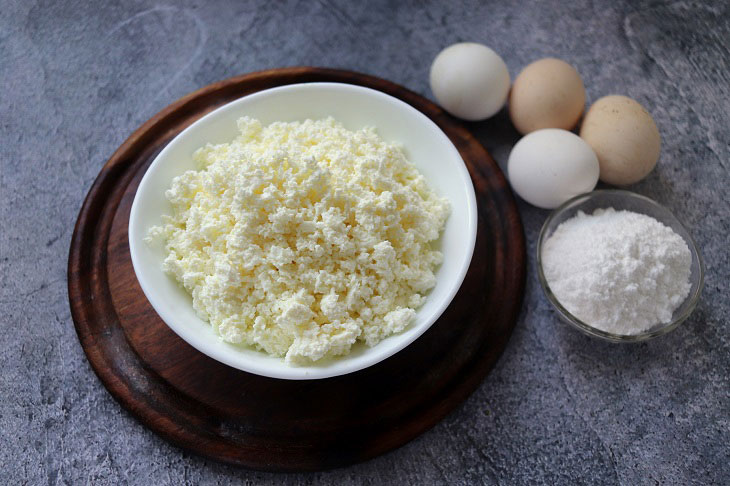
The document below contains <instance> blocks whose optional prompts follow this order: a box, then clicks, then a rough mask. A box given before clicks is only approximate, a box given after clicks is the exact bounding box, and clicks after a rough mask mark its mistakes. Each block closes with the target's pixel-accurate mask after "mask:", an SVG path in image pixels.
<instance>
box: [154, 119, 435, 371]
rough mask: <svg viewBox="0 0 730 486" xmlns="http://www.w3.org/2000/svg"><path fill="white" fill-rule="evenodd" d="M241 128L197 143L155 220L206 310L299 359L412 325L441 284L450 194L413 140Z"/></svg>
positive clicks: (217, 323)
mask: <svg viewBox="0 0 730 486" xmlns="http://www.w3.org/2000/svg"><path fill="white" fill-rule="evenodd" d="M238 128H239V131H240V134H239V136H238V137H237V138H236V139H235V140H234V141H233V142H231V143H228V144H221V145H210V144H208V145H207V146H205V147H203V148H200V149H199V150H198V151H197V152H195V154H194V160H195V162H196V164H197V165H198V170H194V171H188V172H186V173H184V174H182V175H180V176H178V177H176V178H175V179H174V180H173V182H172V187H171V188H170V189H169V190H168V191H167V192H166V193H165V195H166V197H167V199H168V200H169V201H170V203H171V204H172V207H173V214H172V215H171V216H168V217H165V219H164V221H163V223H164V224H163V225H162V226H160V227H155V228H152V229H151V230H150V235H149V238H153V237H155V236H156V235H157V236H161V237H162V238H164V241H165V248H166V251H167V257H166V259H165V261H164V270H165V271H166V272H167V273H168V274H169V275H171V276H173V277H174V278H175V279H176V280H177V281H178V282H179V283H180V284H181V285H182V286H183V287H184V288H185V289H186V290H187V291H188V292H190V294H191V295H192V299H193V306H194V308H195V310H196V311H197V313H198V314H199V315H200V317H201V318H203V319H205V320H207V321H209V322H210V323H211V325H212V326H213V327H214V329H215V330H216V331H217V332H218V333H219V335H220V336H221V337H222V339H223V340H225V341H227V342H231V343H240V344H246V345H250V346H254V347H256V348H259V349H262V350H264V351H266V352H267V353H270V354H273V355H276V356H285V357H286V362H287V363H290V364H291V363H299V364H301V363H307V362H311V361H316V360H318V359H320V358H322V357H324V356H336V355H342V354H346V353H348V352H349V350H350V347H351V346H352V345H353V344H354V343H355V342H356V341H358V340H359V341H364V342H365V343H366V344H367V345H369V346H373V345H375V344H377V343H378V342H379V341H381V340H382V339H383V338H385V337H386V336H388V335H391V334H393V333H397V332H400V331H402V330H404V329H405V328H406V327H408V325H409V324H411V322H413V320H414V317H415V313H416V312H415V309H416V308H418V307H419V306H420V305H421V304H422V303H423V301H424V299H425V294H426V293H427V292H428V291H429V290H430V289H431V288H432V287H433V286H434V285H435V283H436V279H435V277H434V273H433V271H434V269H435V267H436V266H437V265H438V264H439V263H440V262H441V260H442V256H441V253H440V252H438V251H436V250H435V249H433V248H432V242H433V241H434V240H436V239H437V238H438V237H439V234H440V232H441V230H442V229H443V227H444V224H445V221H446V218H447V216H448V212H449V206H448V202H447V201H446V200H445V199H442V198H439V197H437V196H436V195H435V194H434V192H432V191H431V190H430V189H429V187H428V186H427V185H426V181H425V180H424V178H423V176H422V175H421V174H420V173H419V172H418V170H417V169H416V168H415V166H414V165H413V164H411V163H410V162H409V161H408V160H407V159H406V157H405V155H404V152H403V150H402V148H401V147H400V146H398V145H395V144H392V143H386V142H384V141H383V140H382V139H380V138H379V137H378V135H377V134H376V133H375V130H374V129H372V128H368V129H363V130H359V131H355V132H353V131H349V130H347V129H345V128H344V127H343V126H342V125H341V124H339V123H338V122H336V121H335V120H333V119H332V118H328V119H325V120H319V121H312V120H306V121H304V122H301V123H300V122H294V123H282V122H277V123H273V124H271V125H269V126H266V127H263V126H262V125H261V123H260V122H259V121H257V120H254V119H251V118H248V117H244V118H241V119H240V120H239V121H238Z"/></svg>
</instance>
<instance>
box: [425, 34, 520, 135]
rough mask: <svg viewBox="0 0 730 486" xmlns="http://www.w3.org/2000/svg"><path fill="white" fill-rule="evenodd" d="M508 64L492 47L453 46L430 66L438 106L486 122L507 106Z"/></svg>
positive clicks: (440, 54)
mask: <svg viewBox="0 0 730 486" xmlns="http://www.w3.org/2000/svg"><path fill="white" fill-rule="evenodd" d="M509 88H510V77H509V71H508V70H507V65H506V64H505V63H504V61H503V60H502V58H501V57H499V54H497V53H496V52H494V51H493V50H492V49H490V48H489V47H487V46H485V45H482V44H476V43H474V42H462V43H459V44H453V45H451V46H449V47H447V48H446V49H444V50H443V51H441V52H440V53H439V55H438V56H436V59H434V61H433V64H432V65H431V91H433V94H434V96H436V100H438V102H439V104H440V105H441V106H442V107H443V108H444V109H445V110H446V111H448V112H449V113H451V114H452V115H454V116H456V117H459V118H463V119H464V120H470V121H476V120H484V119H485V118H489V117H490V116H492V115H494V114H495V113H497V112H498V111H499V110H500V109H502V107H503V106H504V104H505V102H506V101H507V95H508V94H509Z"/></svg>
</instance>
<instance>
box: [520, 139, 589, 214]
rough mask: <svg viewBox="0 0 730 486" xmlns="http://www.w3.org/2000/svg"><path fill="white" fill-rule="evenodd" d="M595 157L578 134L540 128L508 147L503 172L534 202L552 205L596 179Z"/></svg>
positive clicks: (574, 193) (534, 203)
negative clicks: (508, 150)
mask: <svg viewBox="0 0 730 486" xmlns="http://www.w3.org/2000/svg"><path fill="white" fill-rule="evenodd" d="M598 172H599V169H598V158H597V157H596V154H595V153H594V152H593V150H592V149H591V147H590V146H588V144H587V143H586V142H585V141H583V139H582V138H580V137H579V136H578V135H576V134H574V133H571V132H569V131H567V130H562V129H559V128H544V129H542V130H536V131H534V132H532V133H529V134H527V135H525V136H524V137H522V138H521V139H520V140H519V141H518V142H517V144H515V146H514V147H513V148H512V151H511V152H510V154H509V159H508V161H507V174H508V177H509V182H510V184H511V185H512V189H514V191H515V192H516V193H517V194H519V195H520V197H521V198H522V199H524V200H525V201H527V202H529V203H530V204H532V205H534V206H538V207H541V208H546V209H552V208H555V207H558V206H560V205H561V204H562V203H564V202H565V201H567V200H568V199H570V198H571V197H573V196H577V195H578V194H582V193H584V192H590V191H592V190H593V188H594V187H596V183H597V182H598Z"/></svg>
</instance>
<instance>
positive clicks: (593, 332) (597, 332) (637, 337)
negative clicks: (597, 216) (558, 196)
mask: <svg viewBox="0 0 730 486" xmlns="http://www.w3.org/2000/svg"><path fill="white" fill-rule="evenodd" d="M606 194H616V195H619V196H620V197H625V198H634V199H638V200H640V201H642V202H644V203H647V204H649V205H652V206H655V207H658V208H659V209H661V210H663V211H665V212H666V213H667V214H668V215H669V216H670V217H672V218H673V219H674V221H675V222H676V223H677V224H678V225H679V226H680V227H681V228H682V229H683V230H684V232H685V233H686V235H687V238H682V239H683V240H684V241H685V242H686V243H688V244H687V246H688V248H689V251H690V253H692V255H694V256H696V257H697V262H698V264H699V265H698V272H697V273H698V283H697V288H696V289H695V291H694V292H690V294H689V295H687V297H686V298H685V300H684V301H683V303H685V302H689V305H688V306H687V308H686V309H685V310H684V312H682V313H681V314H680V315H678V316H677V317H676V318H674V319H672V321H671V322H669V323H668V324H665V325H663V326H662V327H660V328H658V329H654V330H652V331H646V332H643V333H639V334H630V335H627V334H615V333H611V332H607V331H603V330H601V329H598V328H595V327H593V326H591V325H590V324H588V323H586V322H583V321H582V320H581V319H578V318H577V317H576V316H574V315H573V314H572V313H571V312H570V311H569V310H568V309H566V308H565V307H564V306H563V305H562V304H561V303H560V301H559V300H558V299H557V297H556V296H555V294H553V292H552V290H551V289H550V285H549V284H548V282H547V278H546V277H545V274H544V272H543V268H542V246H543V244H544V243H545V241H546V240H547V237H548V235H547V229H548V228H549V227H550V226H551V223H552V222H553V221H554V220H555V219H556V218H557V217H558V216H560V215H562V214H563V213H564V212H565V211H566V210H568V209H569V208H570V207H571V206H572V205H573V204H574V203H575V202H576V201H578V200H580V199H586V200H588V199H591V198H594V197H596V196H600V195H606ZM663 224H664V223H663ZM680 236H681V235H680ZM536 247H537V250H536V251H537V276H538V279H539V281H540V286H541V287H542V290H543V293H544V294H545V296H546V297H547V300H548V302H550V304H552V306H553V308H554V309H555V310H556V311H557V312H558V314H559V316H560V317H562V320H564V321H567V322H568V323H570V324H571V325H572V326H573V327H575V328H576V329H578V330H580V331H582V332H583V333H585V334H587V335H589V336H591V337H596V338H600V339H603V340H605V341H610V342H615V343H639V342H643V341H647V340H649V339H653V338H655V337H658V336H662V335H664V334H667V333H668V332H671V331H673V330H674V329H676V328H677V327H678V326H679V325H680V324H681V323H682V322H684V321H685V320H686V319H687V318H688V317H689V316H690V314H692V312H693V311H694V310H695V308H696V307H697V304H698V302H699V300H700V295H701V294H702V289H703V288H704V283H705V264H704V260H703V259H702V253H700V250H699V247H698V246H697V243H696V242H695V240H694V238H693V237H692V234H691V233H690V231H689V230H688V229H687V226H686V225H685V224H684V223H683V222H682V221H681V220H680V219H679V218H677V217H676V216H675V215H674V213H673V212H672V211H670V210H669V208H667V207H666V206H664V205H662V204H659V203H658V202H656V201H655V200H653V199H651V198H649V197H647V196H644V195H642V194H637V193H635V192H632V191H627V190H625V189H597V190H595V191H590V192H585V193H583V194H578V195H577V196H574V197H572V198H570V199H568V200H567V201H565V202H564V203H563V204H561V205H560V206H558V207H557V208H555V209H554V210H553V211H552V212H551V213H550V215H549V216H548V217H547V219H546V220H545V222H544V223H543V225H542V228H540V235H539V237H538V240H537V245H536Z"/></svg>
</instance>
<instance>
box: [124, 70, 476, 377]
mask: <svg viewBox="0 0 730 486" xmlns="http://www.w3.org/2000/svg"><path fill="white" fill-rule="evenodd" d="M312 88H315V89H316V88H330V89H338V90H346V91H350V92H353V91H356V92H360V93H364V94H366V95H367V96H375V97H380V98H381V99H383V100H386V101H387V102H388V103H390V104H391V105H395V106H396V107H397V109H398V110H405V111H406V112H408V113H410V114H411V115H413V116H415V117H416V118H420V119H421V120H422V122H424V123H425V125H426V126H427V127H428V129H429V130H431V131H432V132H433V136H435V137H437V138H439V139H441V143H444V144H445V146H446V147H447V150H448V151H450V152H452V154H453V155H454V156H455V157H456V159H457V160H459V161H461V164H456V167H454V168H453V169H454V170H455V171H456V172H458V173H460V179H462V182H463V185H464V186H465V189H466V190H467V195H466V199H467V204H466V207H464V208H463V210H464V211H465V212H466V219H467V225H466V233H468V237H467V238H465V239H464V241H465V244H466V247H465V251H464V259H463V261H462V262H461V266H460V268H459V269H458V272H457V273H456V276H455V278H454V279H453V283H452V284H451V285H450V286H449V287H448V288H447V290H446V291H445V292H444V296H443V297H442V301H441V302H440V304H439V305H438V306H437V307H436V308H435V309H434V311H433V312H432V313H431V314H430V315H429V316H428V317H427V318H425V319H424V322H423V323H422V324H420V326H419V327H418V328H416V329H417V332H412V333H411V334H409V335H408V338H407V339H404V340H402V342H400V343H398V345H396V346H391V347H388V348H382V349H381V350H380V352H378V353H373V354H372V356H371V357H370V358H369V359H363V360H361V361H360V362H357V363H356V364H350V365H349V366H348V365H346V364H345V365H344V366H340V367H337V368H336V369H332V367H330V366H327V367H317V366H316V364H315V366H288V365H285V364H284V362H283V358H279V360H278V362H279V363H280V364H281V366H268V365H261V364H257V363H250V362H249V363H247V362H246V360H245V359H243V360H241V359H228V357H227V356H226V355H225V353H222V352H221V351H220V350H221V349H222V348H223V346H224V345H226V344H228V343H225V342H224V341H222V340H221V339H220V336H218V337H219V342H217V343H216V345H217V346H207V345H205V344H204V343H203V342H202V339H198V337H197V336H196V334H197V332H196V331H195V330H191V329H187V328H186V326H184V325H182V324H180V323H178V322H177V321H176V319H175V316H172V315H169V314H168V313H167V312H165V311H164V309H162V308H161V307H160V305H159V304H158V303H156V301H157V299H158V297H157V295H156V292H155V291H154V289H153V288H151V286H150V284H149V282H148V281H146V280H145V278H144V277H142V278H140V274H142V275H144V272H140V270H139V269H140V268H141V267H142V266H143V265H142V263H141V261H139V255H138V251H139V248H138V246H139V245H143V244H144V243H143V242H142V238H141V236H140V235H138V234H137V231H136V229H135V228H136V225H135V224H134V222H135V221H137V219H138V217H139V214H140V211H141V209H140V203H139V198H138V195H139V194H141V193H143V192H145V189H146V186H147V184H146V182H147V181H148V180H149V178H148V176H149V174H151V172H152V169H153V168H154V167H156V166H157V165H158V163H159V161H160V160H162V159H163V158H164V156H165V155H166V154H167V153H169V152H170V151H171V150H172V149H173V148H174V147H175V145H176V144H177V143H179V142H180V140H181V139H184V137H185V135H186V134H188V133H189V132H190V131H192V130H193V129H194V127H196V126H199V125H200V124H204V123H206V122H207V121H208V120H210V118H212V117H213V116H215V115H216V114H219V113H220V112H222V111H226V110H232V109H235V108H236V107H235V106H234V105H237V104H240V103H242V102H243V100H252V99H255V98H258V97H265V96H269V95H271V94H272V93H275V92H279V91H291V90H298V89H303V90H307V89H312ZM453 209H454V208H453V207H452V211H453ZM477 214H478V213H477V203H476V193H475V190H474V185H473V183H472V180H471V175H470V174H469V170H468V169H467V166H466V162H465V161H464V158H463V157H462V156H461V153H460V152H459V150H458V149H457V148H456V146H455V145H454V143H453V142H452V141H451V139H450V138H449V137H448V136H447V135H446V133H444V131H443V130H442V129H441V127H439V126H438V125H437V124H436V123H435V122H434V121H433V120H432V119H431V118H429V117H428V116H427V115H426V114H424V113H422V112H421V111H419V110H418V109H416V108H415V107H413V106H411V105H410V104H408V103H407V102H405V101H403V100H400V99H398V98H396V97H394V96H391V95H389V94H387V93H384V92H382V91H379V90H376V89H372V88H369V87H365V86H359V85H355V84H349V83H343V82H305V83H293V84H288V85H284V86H277V87H273V88H268V89H264V90H261V91H257V92H255V93H250V94H248V95H244V96H241V97H240V98H237V99H235V100H232V101H230V102H228V103H225V104H223V105H221V106H219V107H216V108H215V109H214V110H212V111H210V112H209V113H206V114H205V115H204V116H202V117H201V118H199V119H198V120H196V121H194V122H193V123H191V124H190V125H189V126H188V127H186V128H185V129H184V130H182V131H181V132H180V133H179V134H177V135H176V136H175V137H173V138H172V139H171V140H170V141H169V142H168V144H167V145H166V146H165V147H164V148H163V149H162V151H160V153H159V154H157V156H155V159H154V160H153V161H152V163H151V164H150V166H149V167H148V168H147V169H146V170H145V173H144V176H143V177H142V180H141V181H140V183H139V186H138V187H137V190H136V191H135V195H134V200H133V202H132V207H131V211H130V217H129V222H128V233H129V234H128V240H129V246H130V256H131V260H132V266H133V268H134V272H135V276H136V277H137V281H138V283H139V284H140V287H141V288H142V291H143V293H144V294H145V297H146V298H147V300H148V301H149V302H150V304H151V305H152V307H153V309H154V310H155V312H156V313H157V314H158V316H159V317H160V318H161V319H162V321H163V322H164V323H165V324H166V325H167V326H168V327H169V328H170V329H171V330H172V331H173V332H174V333H175V334H177V335H178V336H179V337H180V338H182V339H183V340H184V341H185V342H186V343H188V344H190V345H191V346H192V347H194V348H195V349H196V350H197V351H199V352H201V353H203V354H205V355H207V356H209V357H211V358H213V359H215V360H216V361H218V362H221V363H224V364H226V365H228V366H231V367H233V368H236V369H239V370H242V371H246V372H249V373H253V374H256V375H259V376H265V377H270V378H280V379H287V380H312V379H324V378H330V377H334V376H340V375H344V374H349V373H353V372H356V371H359V370H362V369H365V368H368V367H370V366H373V365H375V364H377V363H379V362H381V361H383V360H385V359H387V358H389V357H391V356H392V355H394V354H396V353H398V352H400V351H402V350H403V349H405V348H406V347H408V346H409V345H410V344H411V343H413V342H414V341H415V340H416V339H418V338H419V337H420V336H421V335H423V333H425V332H426V331H427V330H428V329H429V328H430V327H431V326H432V325H433V323H434V322H436V321H437V320H438V318H439V317H441V315H442V314H443V312H444V311H445V310H446V308H447V307H448V306H449V305H450V304H451V302H452V301H453V299H454V297H455V296H456V293H457V292H458V290H459V289H460V288H461V286H462V284H463V282H464V278H465V277H466V273H467V271H468V269H469V267H470V265H471V260H472V258H473V254H474V248H475V245H476V237H477V224H478V217H477ZM142 236H144V235H142ZM427 298H428V294H427ZM203 322H205V323H206V324H208V325H210V324H209V323H208V322H206V321H203ZM411 326H413V324H412V325H411ZM407 330H408V329H406V331H407ZM396 335H398V334H396ZM376 347H377V345H376V346H375V347H374V348H369V349H375V348H376ZM240 356H244V355H240ZM348 356H350V355H349V354H348V355H343V356H341V357H337V358H336V359H338V360H342V361H343V362H345V363H346V360H347V358H348Z"/></svg>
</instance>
